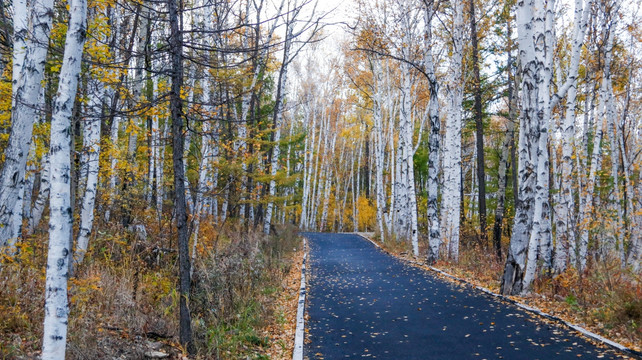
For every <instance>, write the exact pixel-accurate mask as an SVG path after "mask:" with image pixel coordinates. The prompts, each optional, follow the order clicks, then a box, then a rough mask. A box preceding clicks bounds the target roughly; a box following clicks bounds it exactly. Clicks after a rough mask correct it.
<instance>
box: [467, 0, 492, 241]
mask: <svg viewBox="0 0 642 360" xmlns="http://www.w3.org/2000/svg"><path fill="white" fill-rule="evenodd" d="M470 37H471V40H472V57H473V75H474V78H473V81H474V85H473V88H474V90H473V91H474V92H475V109H474V112H475V133H476V137H477V184H478V187H479V191H478V198H477V202H478V204H479V234H480V241H481V243H482V244H484V246H487V245H488V234H487V230H486V169H485V164H486V162H485V161H484V114H483V111H482V89H481V77H480V74H479V49H478V46H479V45H478V39H477V22H476V20H475V0H470Z"/></svg>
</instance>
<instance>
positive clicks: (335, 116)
mask: <svg viewBox="0 0 642 360" xmlns="http://www.w3.org/2000/svg"><path fill="white" fill-rule="evenodd" d="M338 7H339V6H338V5H336V6H330V5H328V4H323V1H319V2H316V0H180V1H177V0H145V1H143V0H29V1H27V0H12V1H10V2H2V3H0V11H1V13H0V74H1V78H0V93H2V94H3V96H1V97H0V148H1V149H2V157H1V159H0V161H1V163H0V166H1V168H2V171H1V173H0V256H1V259H2V261H1V263H0V284H1V285H0V357H3V358H4V357H6V358H32V357H39V358H42V359H64V358H65V357H67V358H73V359H76V358H77V359H83V358H103V356H105V357H104V358H118V356H122V358H140V356H142V355H141V354H149V352H150V351H151V352H152V353H153V352H154V351H156V352H159V351H157V350H158V349H151V350H150V349H147V348H146V347H145V346H148V344H149V341H148V342H147V343H145V341H143V340H141V339H151V340H153V341H155V342H157V343H168V344H169V343H172V344H174V345H173V349H174V350H173V351H174V353H171V351H168V350H164V351H165V352H168V353H171V355H172V356H174V355H176V354H185V355H186V356H187V355H189V356H190V357H192V356H193V357H194V358H204V359H210V358H211V359H219V358H220V359H237V358H243V359H245V358H255V357H254V356H258V355H257V354H263V355H261V356H268V357H265V358H289V357H290V356H291V355H278V354H279V352H278V351H282V352H283V351H285V350H278V351H277V350H275V349H280V348H284V349H285V348H287V346H290V347H291V345H287V346H286V345H280V344H281V343H283V344H286V343H287V344H289V343H291V342H292V341H293V340H292V339H290V338H289V337H288V336H289V335H287V334H286V335H282V338H279V337H278V336H276V335H274V329H275V328H277V327H278V326H277V325H279V326H281V327H284V328H285V327H286V326H285V325H284V324H285V323H288V322H289V320H287V319H288V318H287V316H286V315H287V314H288V312H289V310H285V309H289V307H288V306H289V305H288V306H285V305H284V306H283V308H282V306H281V304H280V302H279V300H275V299H277V298H278V296H279V293H281V292H284V291H282V290H283V289H282V288H281V281H282V280H283V279H287V278H288V277H289V276H292V274H294V275H296V272H295V271H294V272H292V271H291V269H292V268H293V267H295V265H296V264H295V262H296V261H298V260H296V261H295V260H294V259H295V258H296V259H298V257H300V252H301V251H302V243H301V240H300V238H298V237H297V231H299V230H300V231H317V232H358V233H367V234H370V235H369V236H371V237H372V238H373V239H374V240H375V241H377V242H378V243H380V244H382V246H384V248H387V249H390V250H391V251H393V252H397V253H400V254H401V256H406V257H410V258H413V259H415V260H417V261H420V262H422V263H425V264H428V265H434V266H437V267H440V268H448V269H451V270H452V269H455V270H456V269H459V270H461V271H462V274H468V276H470V277H472V278H475V276H476V275H475V272H474V271H479V272H482V273H484V274H485V275H486V276H488V277H489V279H490V280H488V281H490V284H491V288H492V287H494V288H495V289H496V291H497V292H499V293H501V294H505V295H515V296H522V297H533V296H536V295H534V294H539V296H542V297H549V298H553V299H557V298H559V299H561V301H560V302H561V303H563V304H566V305H568V306H569V307H573V306H575V307H577V308H580V309H582V310H581V311H580V310H577V311H578V314H579V313H580V312H581V315H577V316H584V317H582V319H583V321H589V320H586V319H589V318H590V319H597V320H595V322H599V323H600V324H602V325H604V324H606V325H604V326H605V328H607V330H605V331H606V333H608V329H610V328H615V329H617V331H619V332H620V333H624V335H621V336H620V339H624V340H622V341H628V342H632V343H634V344H635V343H636V342H638V343H637V345H638V346H639V344H640V343H639V341H642V325H641V324H642V300H640V299H642V285H641V280H642V278H641V276H642V275H641V270H642V269H641V268H642V266H641V265H642V168H641V165H642V88H641V87H642V71H641V69H642V30H641V29H640V28H639V27H638V24H639V21H640V20H642V13H640V9H639V3H637V2H636V1H632V0H564V1H562V0H557V1H556V0H527V1H520V2H514V1H513V0H501V1H498V2H497V1H484V0H448V1H446V0H444V1H442V0H379V1H370V0H354V1H347V2H346V3H345V4H342V7H341V8H342V9H343V10H342V9H338ZM339 13H341V14H342V15H337V14H339ZM466 271H467V272H466ZM296 276H300V270H299V275H296ZM596 279H599V281H598V280H596ZM297 281H298V280H297ZM599 284H603V285H604V284H606V285H604V286H600V285H599ZM296 291H298V290H295V293H296ZM596 294H598V295H596ZM297 296H298V295H297ZM294 306H295V309H294V311H296V299H295V300H294ZM573 309H574V308H573ZM627 309H628V310H627ZM283 319H286V320H283ZM590 321H593V320H590ZM275 324H277V325H275ZM609 324H611V325H610V326H611V327H610V328H609ZM265 329H268V330H265ZM270 329H272V330H270ZM276 332H277V333H278V332H279V331H276ZM279 339H281V340H279ZM279 341H280V343H279ZM141 344H142V345H141ZM145 344H147V345H145ZM107 348H108V349H109V350H105V349H107ZM161 353H162V352H161ZM265 354H268V355H265ZM137 356H138V357H137ZM145 356H147V355H145ZM176 356H178V355H176ZM279 356H282V357H279ZM177 358H178V357H177ZM256 358H263V357H256Z"/></svg>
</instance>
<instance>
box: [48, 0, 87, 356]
mask: <svg viewBox="0 0 642 360" xmlns="http://www.w3.org/2000/svg"><path fill="white" fill-rule="evenodd" d="M69 5H70V6H69V13H70V18H69V27H68V30H67V37H66V39H65V51H64V55H63V61H62V67H61V70H60V78H59V79H60V80H59V82H58V92H57V95H56V100H55V102H54V106H53V115H52V120H51V142H50V150H49V152H50V161H51V198H50V205H49V208H50V218H49V249H48V253H47V274H46V280H45V289H46V290H45V320H44V329H43V336H42V337H43V343H42V359H47V360H49V359H64V358H65V348H66V343H67V323H68V316H69V305H68V302H67V279H68V277H69V261H70V259H71V237H72V222H73V218H72V209H71V207H72V203H71V147H70V143H71V139H70V136H71V117H72V111H73V109H74V101H75V99H76V91H77V89H78V77H79V75H80V66H81V62H82V52H83V45H84V43H85V37H86V33H87V2H86V0H72V1H71V3H70V4H69Z"/></svg>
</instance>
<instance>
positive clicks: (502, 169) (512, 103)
mask: <svg viewBox="0 0 642 360" xmlns="http://www.w3.org/2000/svg"><path fill="white" fill-rule="evenodd" d="M507 11H508V12H510V10H507ZM507 15H508V16H507V17H508V19H509V20H508V21H507V23H506V30H507V32H506V34H507V35H506V38H507V39H508V44H507V49H508V51H507V53H508V64H507V72H508V78H507V83H508V119H507V121H506V137H505V138H504V143H503V144H502V152H501V153H500V155H499V169H498V179H497V207H496V208H495V222H494V224H493V247H494V248H495V253H496V255H497V258H498V259H501V257H502V227H503V222H504V215H505V212H506V206H505V203H506V184H507V183H508V173H507V169H508V161H509V155H510V154H509V151H510V148H511V146H512V144H513V143H514V142H515V140H514V137H515V122H516V121H517V91H516V89H515V85H516V83H517V82H516V81H515V76H514V74H513V69H514V68H515V64H514V59H513V55H512V40H511V39H512V38H511V36H512V24H511V21H510V18H511V16H510V13H509V14H507ZM513 166H515V164H513ZM515 170H516V169H515V168H513V172H515ZM513 191H515V192H516V191H517V189H515V188H514V189H513Z"/></svg>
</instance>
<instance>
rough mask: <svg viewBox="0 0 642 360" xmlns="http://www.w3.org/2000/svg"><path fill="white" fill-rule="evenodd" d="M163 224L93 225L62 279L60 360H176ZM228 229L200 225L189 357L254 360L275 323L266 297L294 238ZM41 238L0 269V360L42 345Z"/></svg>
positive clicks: (288, 232)
mask: <svg viewBox="0 0 642 360" xmlns="http://www.w3.org/2000/svg"><path fill="white" fill-rule="evenodd" d="M172 228H173V227H172V226H171V224H169V221H165V222H161V223H157V222H154V221H151V222H150V223H148V224H146V232H147V236H146V237H145V236H142V235H141V234H140V233H137V232H136V231H133V230H128V229H124V228H122V227H121V226H120V225H113V224H102V225H101V226H100V227H99V229H98V231H97V232H96V234H95V237H94V238H93V239H91V241H90V251H89V252H88V254H87V257H86V258H85V261H84V262H83V264H82V265H81V266H80V267H79V268H78V269H74V270H75V271H74V277H73V278H72V279H70V281H69V300H70V316H69V330H68V342H67V344H68V345H67V358H68V359H104V358H123V359H138V358H144V353H145V352H146V351H149V350H150V344H156V346H161V349H162V351H164V352H167V353H168V354H170V355H172V356H173V357H178V355H179V354H180V353H181V349H180V348H179V347H178V345H177V343H178V300H179V298H178V293H177V283H178V282H177V273H178V272H177V254H176V251H175V250H174V249H175V247H176V243H175V240H174V242H173V243H172V240H173V239H175V234H174V233H173V231H174V230H173V229H172ZM277 233H278V235H277V236H271V237H265V236H264V235H262V234H261V233H260V232H258V231H252V230H251V229H250V230H247V229H245V228H241V227H240V226H237V225H227V226H226V227H224V228H223V229H219V228H215V225H214V224H213V223H211V222H204V224H202V225H201V236H200V237H199V244H198V247H197V250H198V254H197V261H196V262H195V265H194V266H195V271H194V276H193V282H192V300H191V311H192V322H193V325H192V327H193V332H194V339H195V343H196V346H197V350H198V355H197V358H203V359H240V358H242V359H262V358H263V357H262V355H261V354H262V353H263V349H264V348H265V347H266V346H268V344H269V342H270V341H271V340H270V339H269V338H267V337H265V336H261V335H259V334H260V329H261V328H262V327H263V326H265V325H267V324H269V323H270V322H272V321H277V319H275V316H274V313H273V307H272V304H271V302H272V299H273V298H274V297H275V296H276V295H277V294H275V292H276V291H275V290H274V289H276V288H277V285H278V283H279V281H280V278H281V277H282V275H283V274H284V273H286V272H287V271H288V270H289V268H290V264H291V261H292V260H291V254H292V252H293V251H294V250H295V248H298V247H300V239H299V238H298V237H297V233H296V231H295V230H294V229H291V228H287V229H284V228H277ZM47 239H48V237H47V233H46V232H42V231H41V232H40V233H36V234H35V235H33V236H30V237H27V238H26V239H24V241H22V242H21V243H20V251H19V253H18V255H17V256H16V257H14V258H6V257H5V258H4V259H3V262H2V265H1V266H0V358H1V359H14V358H18V359H20V358H23V359H32V358H34V359H35V358H37V357H38V355H39V350H40V347H41V342H42V322H43V318H44V309H43V304H44V280H45V262H46V245H47Z"/></svg>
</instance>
